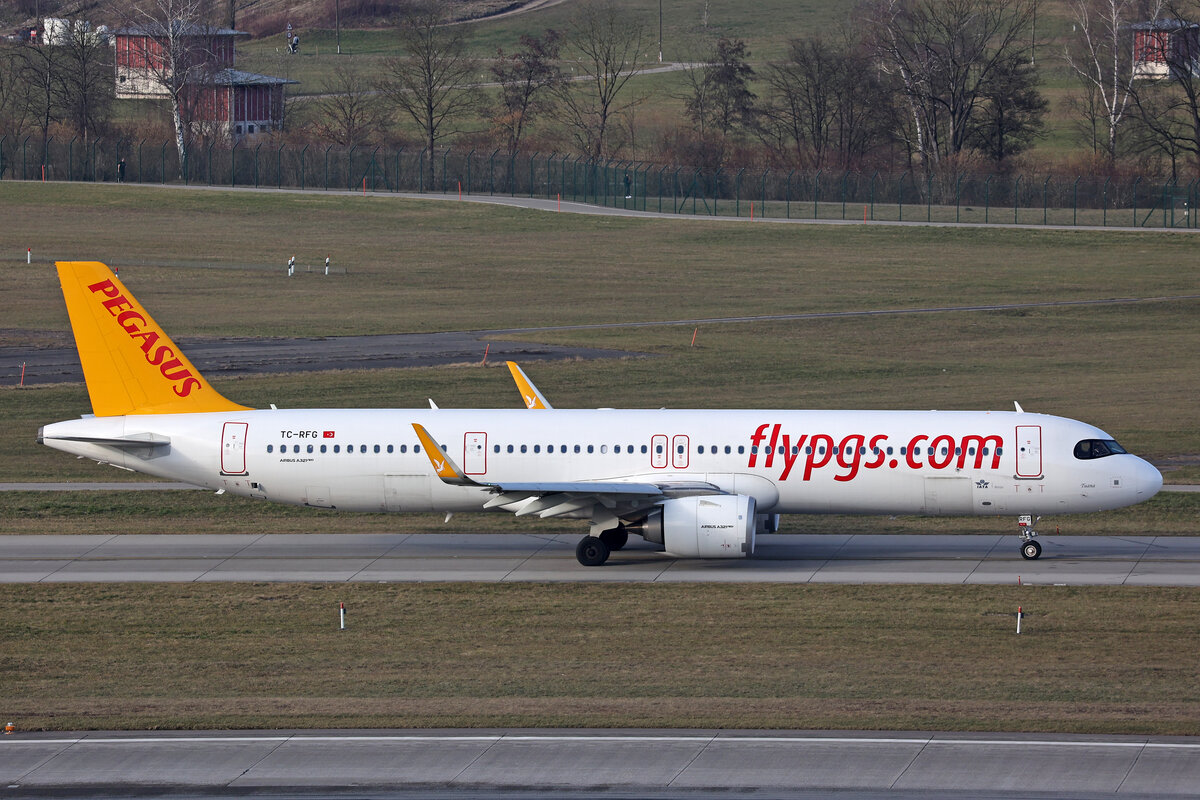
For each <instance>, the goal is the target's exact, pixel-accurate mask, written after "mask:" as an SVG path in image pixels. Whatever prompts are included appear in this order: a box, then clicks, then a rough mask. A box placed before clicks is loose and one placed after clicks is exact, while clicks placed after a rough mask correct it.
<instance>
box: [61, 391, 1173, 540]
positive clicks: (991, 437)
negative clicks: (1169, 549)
mask: <svg viewBox="0 0 1200 800" xmlns="http://www.w3.org/2000/svg"><path fill="white" fill-rule="evenodd" d="M412 423H420V424H422V425H424V426H425V428H427V429H428V431H429V433H430V434H431V435H432V436H433V437H434V438H435V439H436V440H437V441H438V442H440V443H441V444H442V446H443V447H444V448H445V450H446V452H447V453H448V454H449V455H450V456H451V458H452V459H453V460H454V461H456V462H457V463H458V464H459V465H461V467H462V469H463V471H464V472H465V473H466V474H467V475H468V476H470V477H471V478H473V479H474V480H476V481H478V482H479V483H481V484H487V483H499V482H533V481H606V482H613V481H617V482H621V481H629V482H637V483H670V482H678V481H703V482H707V483H710V484H713V485H716V486H718V487H720V488H721V489H722V490H724V491H725V492H728V493H730V494H741V495H749V496H751V497H753V498H754V499H755V501H756V503H757V509H758V511H759V512H760V513H770V514H804V513H865V514H927V515H993V514H1056V513H1076V512H1091V511H1102V510H1107V509H1112V508H1119V507H1122V506H1126V505H1130V504H1133V503H1137V502H1141V501H1143V500H1146V499H1148V498H1149V497H1150V496H1152V495H1153V494H1154V493H1155V492H1157V491H1158V489H1159V488H1160V487H1161V485H1162V477H1161V475H1160V474H1159V473H1158V471H1157V470H1156V469H1155V468H1154V467H1153V466H1152V465H1150V464H1149V463H1147V462H1146V461H1144V460H1142V459H1141V458H1139V457H1137V456H1134V455H1130V454H1126V453H1120V454H1116V455H1109V456H1106V457H1102V458H1089V459H1085V458H1079V457H1077V456H1076V455H1075V453H1074V448H1075V446H1076V444H1077V443H1078V442H1080V441H1084V440H1108V439H1110V438H1111V437H1109V436H1108V435H1107V434H1106V433H1104V432H1103V431H1101V430H1099V429H1097V428H1095V427H1093V426H1091V425H1087V424H1085V423H1082V422H1077V421H1075V420H1071V419H1066V418H1063V417H1054V416H1048V415H1042V414H1029V413H1015V412H983V411H770V410H763V411H755V410H711V411H710V410H668V409H663V410H610V409H599V410H552V411H527V410H524V409H520V410H515V409H514V410H496V409H488V410H451V409H432V410H423V409H417V410H413V409H381V410H353V409H351V410H347V409H301V410H255V411H232V412H220V413H205V414H155V415H146V416H126V417H88V418H83V419H79V420H71V421H68V422H59V423H56V424H53V425H47V426H46V427H45V428H44V429H43V431H42V438H43V441H44V442H45V444H47V445H49V446H51V447H55V448H57V449H60V450H65V451H67V452H70V453H74V454H77V455H81V456H85V457H89V458H94V459H96V460H99V461H103V462H108V463H112V464H115V465H117V466H120V467H125V468H128V469H133V470H136V471H138V472H143V473H146V474H149V475H154V476H157V477H161V478H171V479H176V480H181V481H187V482H189V483H194V484H197V485H200V486H206V487H209V488H212V489H223V490H226V491H228V492H232V493H235V494H240V495H246V496H251V497H261V498H265V499H269V500H273V501H277V502H282V503H294V504H301V505H310V506H317V507H327V508H338V509H343V510H350V511H478V510H482V507H483V504H484V503H485V502H486V501H487V500H488V498H489V497H490V496H491V495H490V493H489V491H488V490H487V489H486V488H481V487H477V486H457V485H449V484H447V483H443V482H442V481H441V480H439V479H438V477H437V476H436V475H435V474H434V473H433V472H432V470H431V468H430V462H429V459H428V458H427V456H426V454H425V453H422V452H420V451H419V450H418V449H417V448H418V447H419V444H418V440H417V437H416V435H415V434H414V431H413V427H412ZM138 437H145V438H146V440H147V442H148V443H147V445H146V446H144V447H143V446H138V445H137V444H136V441H137V439H138ZM155 437H158V439H157V441H162V440H169V444H163V443H159V444H153V443H151V442H153V441H156V439H155ZM97 438H101V439H103V438H108V439H113V440H125V441H127V442H128V441H131V440H132V441H133V442H134V444H121V445H120V446H115V445H112V444H104V443H97V442H95V441H86V439H93V440H94V439H97ZM582 516H586V514H584V515H582Z"/></svg>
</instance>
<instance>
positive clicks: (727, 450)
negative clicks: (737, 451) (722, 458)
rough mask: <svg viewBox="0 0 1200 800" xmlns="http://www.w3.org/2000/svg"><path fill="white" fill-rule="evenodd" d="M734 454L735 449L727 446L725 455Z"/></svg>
mask: <svg viewBox="0 0 1200 800" xmlns="http://www.w3.org/2000/svg"><path fill="white" fill-rule="evenodd" d="M732 452H733V448H732V447H730V446H729V445H725V455H729V454H730V453H732Z"/></svg>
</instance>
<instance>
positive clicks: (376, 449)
mask: <svg viewBox="0 0 1200 800" xmlns="http://www.w3.org/2000/svg"><path fill="white" fill-rule="evenodd" d="M375 452H376V453H378V452H379V445H375Z"/></svg>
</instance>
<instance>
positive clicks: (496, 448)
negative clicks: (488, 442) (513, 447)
mask: <svg viewBox="0 0 1200 800" xmlns="http://www.w3.org/2000/svg"><path fill="white" fill-rule="evenodd" d="M492 452H493V453H499V452H500V445H498V444H494V445H492Z"/></svg>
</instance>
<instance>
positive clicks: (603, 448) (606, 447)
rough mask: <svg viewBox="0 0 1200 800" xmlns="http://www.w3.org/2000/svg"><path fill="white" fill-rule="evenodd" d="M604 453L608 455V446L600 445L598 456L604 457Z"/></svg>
mask: <svg viewBox="0 0 1200 800" xmlns="http://www.w3.org/2000/svg"><path fill="white" fill-rule="evenodd" d="M606 453H608V445H606V444H602V445H600V455H605V454H606Z"/></svg>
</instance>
